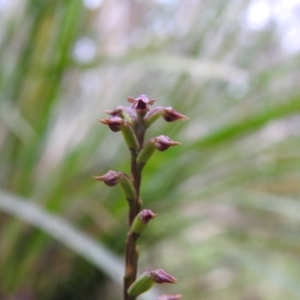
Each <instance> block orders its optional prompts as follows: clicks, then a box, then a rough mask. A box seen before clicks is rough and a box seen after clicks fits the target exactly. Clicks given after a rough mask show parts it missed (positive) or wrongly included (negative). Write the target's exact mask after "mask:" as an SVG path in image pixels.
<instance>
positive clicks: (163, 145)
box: [154, 135, 180, 151]
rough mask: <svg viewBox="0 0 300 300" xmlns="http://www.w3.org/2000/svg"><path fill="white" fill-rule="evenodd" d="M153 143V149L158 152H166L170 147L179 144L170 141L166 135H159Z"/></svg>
mask: <svg viewBox="0 0 300 300" xmlns="http://www.w3.org/2000/svg"><path fill="white" fill-rule="evenodd" d="M154 141H155V147H156V149H157V150H159V151H165V150H167V149H168V148H169V147H170V146H176V145H180V143H179V142H175V141H172V140H171V139H170V138H169V137H167V136H166V135H160V136H157V137H155V138H154Z"/></svg>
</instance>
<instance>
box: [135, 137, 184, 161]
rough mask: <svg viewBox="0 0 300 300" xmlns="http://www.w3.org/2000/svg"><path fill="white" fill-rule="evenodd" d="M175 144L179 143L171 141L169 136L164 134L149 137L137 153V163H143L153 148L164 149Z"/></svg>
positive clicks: (148, 157)
mask: <svg viewBox="0 0 300 300" xmlns="http://www.w3.org/2000/svg"><path fill="white" fill-rule="evenodd" d="M176 145H180V143H179V142H175V141H172V140H171V139H170V138H169V137H167V136H165V135H159V136H157V137H154V138H151V139H150V140H149V141H148V142H147V143H146V144H145V146H144V148H143V149H142V150H141V152H140V153H139V155H138V157H137V163H138V164H141V165H145V164H146V162H147V161H148V160H149V159H150V157H151V156H152V154H153V153H154V151H155V149H157V150H158V151H165V150H167V149H168V148H169V147H170V146H176Z"/></svg>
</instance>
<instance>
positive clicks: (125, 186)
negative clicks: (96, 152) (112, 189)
mask: <svg viewBox="0 0 300 300" xmlns="http://www.w3.org/2000/svg"><path fill="white" fill-rule="evenodd" d="M94 178H95V179H97V180H99V181H103V182H104V183H105V184H106V185H108V186H115V185H117V184H119V186H120V188H121V190H122V192H123V194H124V196H125V198H126V199H127V200H133V199H135V198H136V193H135V189H134V187H133V183H132V181H131V179H130V178H129V177H128V175H126V174H125V173H122V172H116V171H112V170H110V171H108V172H107V173H106V174H104V175H102V176H95V177H94Z"/></svg>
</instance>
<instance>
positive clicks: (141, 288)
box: [127, 271, 154, 297]
mask: <svg viewBox="0 0 300 300" xmlns="http://www.w3.org/2000/svg"><path fill="white" fill-rule="evenodd" d="M153 285H154V281H153V280H152V278H151V271H146V272H144V273H143V274H142V275H140V276H139V277H138V278H137V279H136V281H135V282H134V283H133V284H132V285H131V286H130V287H129V289H128V291H127V293H128V295H129V296H135V297H137V296H139V295H140V294H142V293H145V292H147V291H148V290H150V289H151V287H152V286H153Z"/></svg>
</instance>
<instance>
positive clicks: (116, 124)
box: [99, 116, 125, 132]
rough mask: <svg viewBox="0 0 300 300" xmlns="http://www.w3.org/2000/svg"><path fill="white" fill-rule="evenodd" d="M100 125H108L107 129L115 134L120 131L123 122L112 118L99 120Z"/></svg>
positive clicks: (117, 118) (116, 117) (114, 117)
mask: <svg viewBox="0 0 300 300" xmlns="http://www.w3.org/2000/svg"><path fill="white" fill-rule="evenodd" d="M99 121H100V122H101V123H102V124H105V125H108V127H109V128H110V129H111V130H112V131H113V132H117V131H120V130H121V129H122V125H123V124H124V122H125V121H124V120H123V119H122V118H120V117H118V116H112V117H111V118H105V119H101V120H99Z"/></svg>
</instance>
